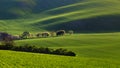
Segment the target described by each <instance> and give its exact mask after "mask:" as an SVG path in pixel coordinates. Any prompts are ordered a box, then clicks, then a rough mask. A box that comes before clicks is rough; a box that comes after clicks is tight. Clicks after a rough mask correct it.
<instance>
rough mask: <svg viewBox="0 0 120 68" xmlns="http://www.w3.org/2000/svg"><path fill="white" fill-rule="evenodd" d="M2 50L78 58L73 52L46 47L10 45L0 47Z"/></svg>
mask: <svg viewBox="0 0 120 68" xmlns="http://www.w3.org/2000/svg"><path fill="white" fill-rule="evenodd" d="M0 49H3V50H13V51H23V52H33V53H45V54H55V55H65V56H76V54H75V53H74V52H72V51H68V50H66V49H62V48H59V49H51V48H44V47H36V46H29V45H24V46H9V45H0Z"/></svg>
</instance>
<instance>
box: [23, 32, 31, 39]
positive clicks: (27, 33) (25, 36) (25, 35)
mask: <svg viewBox="0 0 120 68" xmlns="http://www.w3.org/2000/svg"><path fill="white" fill-rule="evenodd" d="M29 36H30V33H29V32H28V31H25V32H23V33H22V36H21V38H23V39H27V38H29Z"/></svg>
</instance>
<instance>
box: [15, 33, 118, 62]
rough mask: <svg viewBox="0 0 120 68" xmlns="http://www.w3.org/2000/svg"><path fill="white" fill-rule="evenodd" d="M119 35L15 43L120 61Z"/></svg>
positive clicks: (79, 36)
mask: <svg viewBox="0 0 120 68" xmlns="http://www.w3.org/2000/svg"><path fill="white" fill-rule="evenodd" d="M119 40H120V33H105V34H104V33H102V34H75V35H72V36H64V37H51V38H40V39H39V38H38V39H28V40H21V41H16V45H25V44H30V45H35V46H38V47H50V48H66V49H68V50H72V51H74V52H76V54H77V56H82V57H94V58H104V59H108V58H109V59H116V60H120V58H119V57H120V54H119V52H120V46H119V45H120V42H119Z"/></svg>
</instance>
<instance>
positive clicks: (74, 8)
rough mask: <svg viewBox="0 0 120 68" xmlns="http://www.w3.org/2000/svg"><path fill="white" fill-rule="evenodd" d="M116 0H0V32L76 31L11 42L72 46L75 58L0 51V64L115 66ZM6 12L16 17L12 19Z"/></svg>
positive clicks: (118, 37)
mask: <svg viewBox="0 0 120 68" xmlns="http://www.w3.org/2000/svg"><path fill="white" fill-rule="evenodd" d="M119 3H120V1H119V0H114V1H113V0H68V1H67V0H43V1H42V0H1V1H0V32H8V33H10V34H12V35H20V34H21V33H22V32H24V31H29V32H30V33H32V34H35V33H39V32H44V31H57V30H61V29H64V30H66V31H68V30H73V31H75V32H76V33H78V34H74V35H66V36H61V37H49V38H36V39H26V40H17V41H15V44H16V45H17V46H19V45H21V46H23V45H25V44H30V45H35V46H37V47H49V48H54V49H56V48H65V49H68V50H70V51H74V52H75V53H76V54H77V56H76V57H69V56H59V55H48V54H37V53H26V52H15V51H7V50H0V68H120V54H119V53H120V33H119V31H120V19H119V18H120V4H119ZM23 4H24V5H26V6H24V7H23V6H22V5H23ZM34 5H36V7H33V6H34ZM37 6H39V7H37ZM46 6H47V7H46ZM24 9H25V10H24ZM26 9H27V10H26ZM32 11H33V12H32ZM12 13H13V14H17V15H18V16H19V15H22V16H20V18H17V17H16V16H15V17H14V15H11V14H12ZM7 18H10V19H7ZM82 32H83V33H82ZM84 32H87V33H84ZM88 32H90V33H88ZM96 32H102V33H96ZM103 32H109V33H103ZM112 32H114V33H112Z"/></svg>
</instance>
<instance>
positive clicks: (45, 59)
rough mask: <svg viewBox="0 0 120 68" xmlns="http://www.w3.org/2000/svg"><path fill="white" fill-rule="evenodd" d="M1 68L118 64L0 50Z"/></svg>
mask: <svg viewBox="0 0 120 68" xmlns="http://www.w3.org/2000/svg"><path fill="white" fill-rule="evenodd" d="M0 58H1V59H0V67H1V68H8V67H9V68H16V67H17V68H21V67H22V68H61V67H62V68H79V67H80V68H96V67H98V68H119V67H120V62H118V61H114V60H108V59H98V58H84V57H66V56H54V55H44V54H33V53H22V52H13V51H3V50H0Z"/></svg>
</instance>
